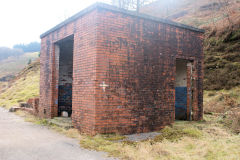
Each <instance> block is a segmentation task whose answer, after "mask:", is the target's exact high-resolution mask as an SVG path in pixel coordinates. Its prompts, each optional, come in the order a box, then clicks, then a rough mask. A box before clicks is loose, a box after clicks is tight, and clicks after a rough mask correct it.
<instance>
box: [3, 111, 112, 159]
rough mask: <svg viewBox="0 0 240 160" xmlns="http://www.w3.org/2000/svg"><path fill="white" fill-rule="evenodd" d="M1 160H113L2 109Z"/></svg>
mask: <svg viewBox="0 0 240 160" xmlns="http://www.w3.org/2000/svg"><path fill="white" fill-rule="evenodd" d="M0 160H113V159H112V158H108V157H107V155H106V154H105V153H103V152H96V151H89V150H86V149H82V148H80V145H79V142H78V141H77V140H75V139H71V138H67V137H65V136H64V135H61V134H58V133H56V132H54V131H51V130H49V129H47V128H46V127H43V126H39V125H34V124H32V123H29V122H25V121H24V120H23V119H22V118H20V117H18V116H16V115H15V114H13V113H9V112H8V111H7V110H5V109H3V108H1V107H0Z"/></svg>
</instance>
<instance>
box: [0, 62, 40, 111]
mask: <svg viewBox="0 0 240 160" xmlns="http://www.w3.org/2000/svg"><path fill="white" fill-rule="evenodd" d="M39 80H40V62H39V60H37V61H35V62H33V63H31V64H30V65H28V66H27V67H25V68H24V69H23V70H22V71H21V72H20V73H19V74H18V75H17V76H16V78H15V79H14V80H12V81H10V82H0V106H5V107H7V108H9V107H12V106H14V105H18V103H19V102H25V101H27V100H28V99H29V98H33V97H36V96H39Z"/></svg>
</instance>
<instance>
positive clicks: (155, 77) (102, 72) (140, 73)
mask: <svg viewBox="0 0 240 160" xmlns="http://www.w3.org/2000/svg"><path fill="white" fill-rule="evenodd" d="M98 17H99V19H98V28H97V42H98V44H97V47H98V48H97V51H98V52H97V68H96V69H97V75H96V76H97V88H96V92H97V94H96V131H97V132H100V133H102V132H103V133H111V132H119V133H136V132H148V131H154V130H159V129H160V128H162V127H164V126H165V125H168V124H171V123H173V122H174V119H175V117H174V116H175V114H174V110H175V109H174V104H175V73H176V67H175V66H176V64H175V63H176V58H182V59H186V60H193V61H194V64H195V65H194V67H195V71H194V75H193V76H194V77H195V84H194V89H195V92H194V93H195V95H194V97H195V101H194V103H193V106H194V120H200V119H201V118H202V77H203V75H202V69H201V68H202V61H203V52H202V34H201V33H197V32H193V31H189V30H186V29H182V28H177V27H174V26H170V25H168V24H163V23H158V22H155V21H151V20H147V19H142V18H137V17H134V16H129V15H124V14H122V13H118V12H111V11H108V10H105V9H99V14H98ZM102 82H105V83H106V84H107V85H109V87H107V88H106V91H105V92H104V91H103V89H102V88H101V87H99V86H100V84H101V83H102ZM188 101H189V100H188ZM188 105H189V104H188Z"/></svg>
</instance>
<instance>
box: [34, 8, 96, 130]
mask: <svg viewBox="0 0 240 160" xmlns="http://www.w3.org/2000/svg"><path fill="white" fill-rule="evenodd" d="M96 13H97V12H96V11H93V12H90V13H87V14H86V15H84V16H83V17H81V18H79V19H77V20H76V21H74V22H71V23H69V24H66V25H64V26H63V27H61V28H60V29H58V30H56V31H54V32H52V33H50V34H48V35H47V36H44V37H42V41H41V58H40V59H41V60H40V63H41V72H40V74H41V75H40V107H39V116H40V117H45V118H52V117H55V116H58V86H59V82H58V81H59V51H57V50H59V48H58V47H57V46H56V45H55V44H56V43H58V42H59V41H60V40H62V39H64V38H67V37H69V36H71V35H74V48H73V84H72V85H73V87H72V88H73V91H72V97H73V100H72V110H73V113H72V120H73V124H74V125H75V127H76V128H78V129H79V130H80V131H82V132H89V133H90V132H92V131H93V130H94V126H95V125H94V123H95V96H94V95H95V90H94V89H95V79H96V78H95V65H96V63H95V57H96V42H95V39H96V34H95V32H96V31H95V30H96ZM55 51H56V52H55ZM60 54H61V53H60Z"/></svg>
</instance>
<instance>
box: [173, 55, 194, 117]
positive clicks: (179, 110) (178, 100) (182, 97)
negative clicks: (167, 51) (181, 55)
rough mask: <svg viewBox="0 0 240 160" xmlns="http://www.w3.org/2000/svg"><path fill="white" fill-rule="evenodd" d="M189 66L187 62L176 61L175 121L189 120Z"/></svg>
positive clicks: (182, 60)
mask: <svg viewBox="0 0 240 160" xmlns="http://www.w3.org/2000/svg"><path fill="white" fill-rule="evenodd" d="M189 64H191V62H189V61H188V60H184V59H177V60H176V77H175V119H176V120H189V117H188V116H189V109H190V103H189V97H188V96H191V95H189V94H188V90H191V89H190V88H191V85H189V83H188V82H189V76H191V75H190V74H188V66H189Z"/></svg>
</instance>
